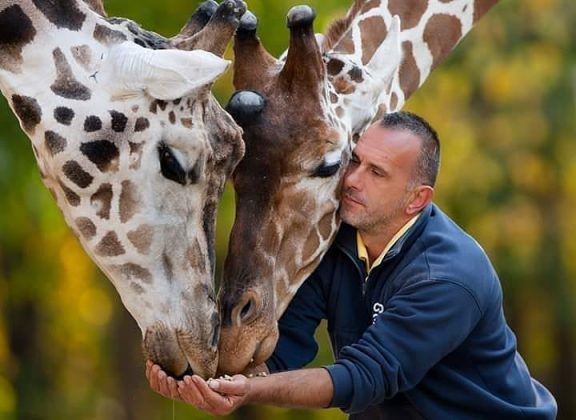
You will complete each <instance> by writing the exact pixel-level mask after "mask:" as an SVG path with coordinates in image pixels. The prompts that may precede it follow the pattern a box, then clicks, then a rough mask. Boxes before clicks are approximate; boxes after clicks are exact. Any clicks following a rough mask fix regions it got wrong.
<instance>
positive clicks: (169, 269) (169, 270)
mask: <svg viewBox="0 0 576 420" xmlns="http://www.w3.org/2000/svg"><path fill="white" fill-rule="evenodd" d="M162 267H164V275H165V276H166V279H167V280H168V282H169V283H172V282H173V281H174V265H173V264H172V260H171V259H170V257H169V256H168V254H166V252H164V253H163V254H162Z"/></svg>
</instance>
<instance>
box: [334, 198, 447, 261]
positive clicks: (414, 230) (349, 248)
mask: <svg viewBox="0 0 576 420" xmlns="http://www.w3.org/2000/svg"><path fill="white" fill-rule="evenodd" d="M434 212H437V207H436V205H435V204H433V203H430V204H428V205H427V206H426V207H424V209H423V210H422V213H421V214H420V217H419V218H418V220H417V221H416V223H414V225H413V226H412V227H411V228H410V229H408V231H407V232H406V233H405V234H404V235H402V236H401V237H400V238H399V239H398V240H397V241H396V243H395V244H394V245H393V246H392V248H390V250H389V251H388V253H387V254H386V256H385V257H384V260H383V261H386V260H388V259H390V258H394V257H395V256H397V255H399V254H401V253H402V251H403V250H405V249H408V248H410V247H411V246H412V244H413V243H414V242H415V241H416V239H417V238H418V237H419V236H420V234H421V233H422V230H424V227H425V226H426V224H427V223H428V220H429V219H430V217H431V215H432V214H433V213H434ZM335 245H336V246H337V247H338V248H340V249H342V250H343V251H344V252H345V253H347V254H349V255H351V256H353V257H354V258H355V259H357V260H358V259H359V257H358V248H357V246H356V228H354V227H352V226H350V225H349V224H347V223H344V222H342V225H341V226H340V230H339V231H338V235H337V236H336V240H335Z"/></svg>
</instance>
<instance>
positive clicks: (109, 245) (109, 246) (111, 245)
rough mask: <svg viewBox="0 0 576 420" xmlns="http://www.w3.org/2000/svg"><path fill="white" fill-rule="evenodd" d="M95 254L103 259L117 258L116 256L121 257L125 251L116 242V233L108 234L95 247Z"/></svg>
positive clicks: (117, 241)
mask: <svg viewBox="0 0 576 420" xmlns="http://www.w3.org/2000/svg"><path fill="white" fill-rule="evenodd" d="M95 251H96V254H98V255H100V256H103V257H117V256H118V255H123V254H124V253H125V252H126V251H125V250H124V247H123V246H122V244H121V243H120V241H119V240H118V235H116V232H113V231H110V232H108V233H107V234H106V235H105V236H104V237H103V238H102V239H101V240H100V243H99V244H98V245H97V246H96V249H95Z"/></svg>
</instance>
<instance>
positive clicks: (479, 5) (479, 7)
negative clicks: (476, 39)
mask: <svg viewBox="0 0 576 420" xmlns="http://www.w3.org/2000/svg"><path fill="white" fill-rule="evenodd" d="M496 3H498V0H475V1H474V23H476V21H478V19H480V18H481V17H482V16H484V14H485V13H486V12H487V11H488V10H489V9H490V8H491V7H492V6H494V5H495V4H496Z"/></svg>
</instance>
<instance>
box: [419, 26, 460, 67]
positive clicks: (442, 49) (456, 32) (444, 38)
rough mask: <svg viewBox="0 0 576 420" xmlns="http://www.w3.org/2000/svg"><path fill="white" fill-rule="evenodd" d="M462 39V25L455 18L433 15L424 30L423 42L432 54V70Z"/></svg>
mask: <svg viewBox="0 0 576 420" xmlns="http://www.w3.org/2000/svg"><path fill="white" fill-rule="evenodd" d="M460 38H462V23H461V22H460V20H459V19H458V18H457V17H456V16H451V15H434V16H432V17H431V18H430V19H429V20H428V23H427V25H426V28H425V29H424V42H425V43H426V44H428V48H429V49H430V52H431V53H432V69H434V68H435V67H436V66H437V65H438V64H440V62H441V61H442V60H443V59H444V57H446V56H447V55H448V53H449V52H450V51H451V50H452V48H454V46H455V45H456V44H457V43H458V40H459V39H460Z"/></svg>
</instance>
